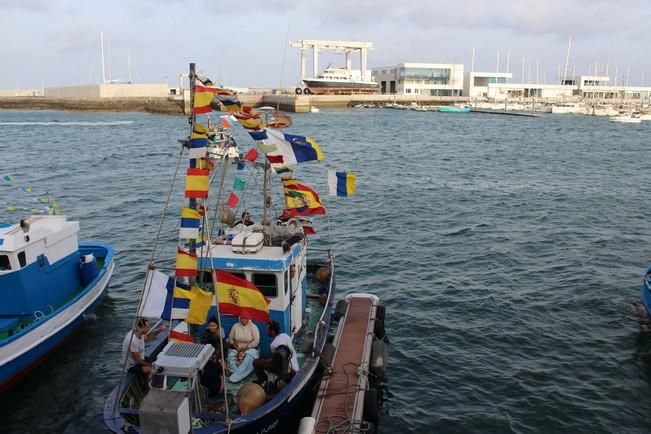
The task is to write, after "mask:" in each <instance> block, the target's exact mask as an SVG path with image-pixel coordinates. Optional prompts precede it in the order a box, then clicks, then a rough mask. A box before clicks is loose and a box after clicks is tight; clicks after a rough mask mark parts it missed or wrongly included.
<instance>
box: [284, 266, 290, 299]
mask: <svg viewBox="0 0 651 434" xmlns="http://www.w3.org/2000/svg"><path fill="white" fill-rule="evenodd" d="M287 291H289V270H285V295H287Z"/></svg>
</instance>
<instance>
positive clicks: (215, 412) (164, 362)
mask: <svg viewBox="0 0 651 434" xmlns="http://www.w3.org/2000/svg"><path fill="white" fill-rule="evenodd" d="M190 77H191V79H192V80H193V81H192V84H191V86H190V88H191V89H195V86H194V77H195V73H194V69H193V68H192V67H191V72H190ZM238 115H239V116H241V118H238V119H239V120H240V123H242V125H244V121H246V120H250V121H251V122H253V121H255V120H256V119H262V117H263V116H264V117H265V118H264V119H265V122H264V124H265V125H266V127H267V130H266V131H264V130H262V128H264V127H260V128H259V129H256V130H255V134H254V133H251V137H252V138H254V140H258V139H256V138H255V137H258V138H259V137H261V136H264V137H266V136H267V134H268V135H269V136H273V135H275V136H276V137H278V136H280V135H282V133H281V132H279V130H278V129H276V128H274V127H272V125H274V124H275V125H281V124H282V125H284V126H285V125H289V122H288V121H289V118H288V117H287V116H286V115H284V114H279V113H278V112H271V113H266V112H264V113H262V112H246V113H243V112H241V113H239V114H238V113H236V117H237V116H238ZM274 117H275V118H277V119H280V118H282V119H284V120H285V121H287V122H273V121H272V119H274ZM190 123H191V130H190V131H191V134H190V138H189V140H188V139H186V140H182V141H181V142H182V143H184V145H183V146H185V147H186V148H189V149H190V151H189V152H188V154H189V161H188V169H187V170H188V171H187V172H186V173H187V176H186V190H185V195H184V197H185V198H184V199H183V202H184V205H183V214H182V216H184V217H182V218H181V222H180V226H181V227H180V229H179V228H177V227H174V229H172V233H171V234H170V236H174V235H176V234H178V237H179V245H178V252H179V253H177V250H174V252H175V253H177V256H176V258H177V259H176V263H175V264H176V265H175V266H174V264H173V262H172V261H171V260H170V258H169V256H166V257H163V258H154V259H153V261H152V263H150V264H147V270H148V272H147V274H148V276H150V275H151V274H152V271H151V270H156V271H155V272H154V273H161V274H158V276H163V277H162V281H163V282H168V283H166V284H165V287H166V288H167V289H166V291H167V294H168V296H167V298H166V300H168V301H166V302H165V303H162V302H161V303H160V306H161V309H163V312H162V313H161V315H160V316H158V315H154V314H151V315H147V314H145V312H151V311H149V308H148V307H147V306H148V305H149V303H150V301H151V300H152V294H155V293H157V292H158V289H157V288H154V286H155V285H154V283H152V282H154V281H156V280H157V279H158V278H156V277H152V278H151V279H150V278H149V277H148V278H147V279H146V282H150V283H146V284H145V285H144V288H145V289H144V292H143V296H142V298H141V299H142V300H143V301H142V302H141V303H140V306H139V308H138V312H139V315H140V316H144V317H148V318H149V319H151V320H152V321H160V320H163V321H169V323H168V325H169V327H168V330H170V332H169V333H166V334H160V335H159V336H158V337H157V338H154V339H151V340H150V341H149V342H147V343H146V346H145V359H146V360H153V364H152V372H153V375H152V376H151V377H150V378H148V377H146V376H145V375H143V374H141V373H132V372H128V370H126V369H123V374H122V376H121V378H120V381H119V383H118V385H117V386H116V387H115V389H114V390H113V391H112V393H111V394H110V396H109V398H108V399H107V401H106V404H105V407H104V422H105V424H106V426H107V427H108V428H109V429H110V430H111V431H113V432H115V433H122V432H128V433H139V432H143V433H147V432H188V431H189V430H190V429H192V432H194V433H206V434H207V433H271V432H292V431H295V429H296V427H293V428H292V426H291V421H292V420H294V421H295V423H296V426H297V425H298V418H299V417H300V415H301V413H306V412H309V411H310V408H311V402H312V400H313V398H314V396H313V395H314V393H315V391H316V385H317V384H318V382H319V380H320V377H321V373H322V371H323V365H322V362H321V360H322V353H323V351H324V347H325V344H326V341H327V340H328V339H329V338H331V337H330V336H329V327H330V316H331V313H332V310H333V300H334V293H335V265H334V256H333V255H332V253H331V252H330V250H326V249H321V250H319V249H314V248H308V238H307V236H306V234H309V233H313V232H312V231H311V230H309V229H308V228H307V227H305V226H304V224H305V223H304V222H302V221H301V220H299V218H298V217H297V216H301V217H302V216H304V215H306V214H305V213H304V212H306V211H299V210H298V209H294V208H292V209H293V211H294V214H293V215H294V216H295V217H294V218H288V220H286V221H282V222H281V220H280V219H278V221H276V218H275V216H276V215H278V214H280V213H281V211H283V208H284V209H285V211H287V212H290V208H291V207H290V206H289V204H288V203H286V202H285V200H287V197H288V195H287V194H284V195H283V196H281V197H284V199H285V200H283V199H281V200H280V201H279V202H275V201H274V200H273V199H272V195H271V191H270V187H269V186H270V184H273V181H274V177H275V178H276V181H280V179H279V178H280V176H279V175H277V174H274V173H273V171H272V166H271V164H272V161H271V160H272V159H271V158H266V159H265V158H264V156H262V155H260V156H261V157H262V158H257V155H258V154H257V152H254V153H253V154H248V153H247V155H254V156H253V157H251V158H250V159H249V158H246V157H244V158H240V163H241V165H242V167H243V168H244V169H245V170H243V172H245V171H246V170H248V171H250V172H251V173H252V176H255V175H256V174H258V175H260V177H261V178H263V181H262V182H257V183H254V182H253V181H251V182H250V184H251V185H255V184H257V186H259V187H262V193H260V192H259V190H258V191H257V193H255V192H251V193H252V194H253V195H254V197H253V200H250V198H248V197H246V198H245V196H242V199H241V201H240V202H239V203H246V204H248V208H244V210H245V211H251V212H252V213H253V214H254V215H256V216H258V217H260V216H262V218H261V220H262V223H261V224H253V225H250V226H244V225H242V224H240V225H237V224H235V225H234V224H233V219H232V218H233V213H235V214H236V215H237V216H238V217H239V216H240V212H241V211H242V210H243V208H239V209H234V210H233V211H229V210H228V209H227V208H226V207H224V205H223V204H224V202H226V201H225V199H223V198H222V197H223V196H228V188H229V186H230V185H233V180H232V178H230V177H229V176H234V175H229V174H227V173H226V171H228V170H230V169H231V168H234V167H235V166H234V165H233V164H229V163H230V160H229V157H228V155H229V152H226V151H225V150H227V149H229V148H232V147H234V146H235V142H234V140H233V138H232V134H231V133H230V130H229V129H228V128H226V129H220V130H219V131H213V133H214V134H208V137H209V138H206V139H204V138H201V137H199V136H200V135H199V133H198V131H200V130H202V129H203V127H201V128H199V127H198V126H197V123H198V121H197V119H196V117H195V116H192V117H191V118H190ZM269 128H274V129H273V130H269ZM203 130H205V129H203ZM193 137H194V138H193ZM295 137H298V136H295ZM206 143H207V144H206ZM262 144H263V143H260V142H258V143H257V144H254V145H253V146H252V150H253V151H255V148H256V147H258V148H260V149H261V150H262V149H264V147H262V146H260V145H262ZM201 146H207V148H208V149H207V152H206V153H205V155H206V157H204V153H202V152H197V151H193V150H196V149H198V148H200V147H201ZM305 146H308V145H305ZM219 149H221V150H222V151H220V152H217V151H215V150H219ZM249 152H251V150H250V151H249ZM263 152H264V151H263ZM315 155H316V154H315ZM206 158H207V159H209V160H210V161H209V162H208V163H206V162H205V161H203V160H201V159H204V160H205V159H206ZM315 158H316V157H315ZM262 160H263V161H262ZM245 165H246V167H244V166H245ZM199 167H208V169H206V173H205V176H206V178H210V180H211V181H210V182H209V181H208V179H206V180H205V186H206V189H208V190H209V191H210V192H211V193H210V199H211V201H210V202H209V201H208V199H209V197H208V194H207V193H206V194H205V195H203V197H193V196H199V195H197V194H196V188H195V187H194V185H199V184H198V183H197V184H192V182H191V181H190V180H189V177H190V176H201V173H200V172H198V171H197V170H195V169H197V168H199ZM213 168H214V171H213ZM209 172H210V173H209ZM220 172H221V173H220ZM240 173H242V172H240ZM175 179H176V177H175ZM195 179H196V178H195ZM278 184H280V182H278ZM208 185H210V188H208ZM300 187H303V188H304V187H305V186H303V185H300ZM239 191H240V190H237V192H238V194H241V195H243V194H244V193H239ZM213 192H217V193H216V194H215V195H213ZM280 192H282V190H280ZM296 194H299V193H296ZM231 195H232V193H231ZM256 196H257V197H256ZM231 197H232V196H231ZM257 199H259V200H257ZM317 199H318V196H317ZM236 203H237V202H236ZM256 203H257V204H258V205H257V207H256V205H255V204H256ZM219 204H221V205H219ZM228 206H229V207H232V205H228ZM274 206H275V207H274ZM166 207H167V205H166ZM194 210H201V211H202V212H201V213H200V215H201V217H199V214H195V215H196V222H194V223H193V222H192V220H193V219H192V218H191V217H189V216H191V215H193V213H194ZM229 212H230V213H231V217H230V218H231V221H230V222H228V221H227V220H229V219H228V218H225V217H226V216H225V214H228V213H229ZM314 213H315V214H316V213H318V214H323V213H325V209H323V211H322V212H321V211H319V212H314ZM243 214H244V213H243ZM215 217H217V218H215ZM242 217H243V218H244V215H242ZM174 218H178V217H174ZM256 220H258V218H256ZM167 227H172V225H167ZM191 228H195V229H196V231H195V232H193V231H192V230H190V229H191ZM213 229H214V233H215V235H217V234H220V233H223V236H222V237H220V238H218V239H213V238H212V233H213ZM163 237H165V238H168V236H167V235H163ZM196 240H199V242H197V241H196ZM155 244H156V243H155ZM181 252H183V253H181ZM184 252H187V253H184ZM170 253H171V252H170ZM188 255H192V256H194V255H196V258H197V262H196V264H197V265H195V266H196V272H195V273H188V270H187V268H191V266H185V265H183V266H180V265H179V264H181V263H182V262H184V261H185V260H186V259H183V258H187V257H189V256H188ZM143 265H144V264H143ZM170 265H171V266H170ZM180 267H181V268H180ZM220 273H222V274H220ZM225 273H227V274H228V276H230V277H229V278H231V279H234V278H237V279H240V280H239V282H240V284H239V285H240V286H241V285H243V284H244V285H250V286H252V287H253V289H249V290H248V295H246V296H245V295H243V294H244V293H243V292H241V288H237V287H234V286H232V285H235V286H238V284H232V283H228V284H225V283H224V282H225V280H219V279H221V278H220V277H219V276H223V275H224V274H225ZM148 279H149V280H148ZM180 284H182V286H185V287H186V288H187V287H190V288H193V289H192V290H191V291H190V292H192V291H194V294H195V296H196V297H199V295H198V294H201V293H206V292H208V293H209V294H210V296H209V299H210V300H213V302H214V301H215V300H218V301H219V303H218V305H219V306H220V307H219V311H217V309H216V307H217V305H215V304H214V303H213V305H212V307H210V310H209V311H208V312H202V314H201V316H200V319H199V320H193V321H194V322H193V321H191V319H190V316H191V315H190V314H189V313H184V312H183V309H184V308H185V307H187V306H188V304H189V312H192V310H193V304H194V303H195V301H196V298H194V297H195V296H192V295H190V294H188V291H185V292H184V290H183V289H181V288H179V285H180ZM229 285H231V286H230V287H228V286H229ZM225 286H226V287H225ZM251 291H253V292H252V293H253V294H254V295H255V296H259V299H260V300H265V299H266V304H265V302H262V303H261V304H262V308H263V309H266V314H267V315H268V319H269V320H273V321H276V322H277V323H278V324H279V328H280V330H279V331H280V332H281V333H285V334H286V335H288V337H289V338H290V339H291V342H292V345H291V346H293V347H294V351H293V352H294V354H295V355H296V356H297V358H298V371H297V372H295V373H293V374H292V373H290V372H289V371H288V370H287V365H288V363H289V360H290V358H291V357H290V355H289V354H287V353H283V352H282V351H275V352H273V353H272V352H271V350H270V343H271V340H272V338H271V337H269V336H268V335H267V333H266V331H267V323H266V319H265V320H263V319H259V318H256V317H255V316H248V317H247V318H252V319H253V320H254V321H253V324H254V325H255V326H256V327H257V328H258V330H259V334H260V343H259V346H258V348H259V352H260V356H261V357H263V358H271V359H273V360H276V361H279V363H278V365H276V366H277V368H278V369H275V368H274V369H272V370H271V371H272V372H270V373H268V375H267V380H268V381H265V383H264V384H265V387H262V386H260V385H258V384H255V383H256V381H255V380H257V378H256V375H255V374H254V373H253V372H250V373H249V374H248V375H246V376H245V377H244V378H243V379H242V378H241V376H239V375H237V379H234V377H236V376H235V375H230V376H229V375H228V374H226V373H224V374H226V375H225V379H224V383H225V387H224V390H223V394H221V393H220V394H219V395H218V396H217V397H215V396H212V397H211V396H210V395H209V394H208V390H207V389H206V387H204V386H202V385H201V377H202V371H204V368H206V364H207V362H208V359H209V358H210V357H211V355H212V354H213V350H214V349H213V346H212V345H210V344H204V345H202V344H199V343H198V342H199V336H201V333H202V332H203V330H204V328H205V326H206V321H207V319H208V318H210V317H211V316H212V315H216V316H217V317H218V318H219V322H220V324H221V329H222V330H223V331H224V336H229V332H230V330H231V328H232V327H233V326H234V325H235V324H237V323H238V317H237V316H234V315H236V314H234V313H232V312H228V311H227V306H230V308H232V309H242V310H240V311H239V312H248V311H246V309H248V308H249V307H250V306H252V305H251V304H249V302H248V301H245V299H247V297H249V296H250V295H251ZM179 294H183V295H182V296H179ZM213 294H214V298H213ZM202 297H203V296H202ZM187 298H190V301H189V302H185V304H184V299H187ZM170 300H171V301H170ZM153 305H156V303H152V306H153ZM163 305H165V307H163ZM257 306H260V305H259V304H258V305H257ZM168 307H169V308H170V311H166V309H167V308H168ZM251 309H253V308H251ZM257 312H259V311H257ZM177 313H179V314H180V316H177ZM240 315H242V313H240ZM196 321H198V322H196ZM125 332H126V330H125ZM180 336H183V337H182V338H180ZM249 348H251V347H249ZM281 348H285V347H281ZM283 351H284V350H283ZM225 352H226V348H223V350H222V351H221V353H222V354H223V355H224V356H223V358H221V360H219V359H218V360H217V361H220V362H221V366H224V365H225V363H226V361H225V360H224V359H225ZM288 352H291V351H290V350H288ZM125 357H129V355H126V356H125ZM246 357H248V356H246ZM123 367H126V365H123ZM253 389H255V391H254V392H255V393H258V394H257V396H256V399H257V398H260V401H259V402H258V403H257V404H256V405H255V406H253V407H252V408H249V409H248V410H247V411H244V409H243V407H242V402H243V401H242V400H243V399H244V398H243V397H242V395H243V394H244V393H245V390H253ZM236 397H237V398H236ZM238 399H239V400H240V402H237V400H238ZM247 399H248V398H247Z"/></svg>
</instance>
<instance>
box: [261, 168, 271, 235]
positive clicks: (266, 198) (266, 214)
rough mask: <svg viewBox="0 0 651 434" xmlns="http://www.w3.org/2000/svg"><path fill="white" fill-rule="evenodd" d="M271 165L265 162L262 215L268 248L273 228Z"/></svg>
mask: <svg viewBox="0 0 651 434" xmlns="http://www.w3.org/2000/svg"><path fill="white" fill-rule="evenodd" d="M270 168H271V165H270V164H269V162H268V161H265V162H264V183H263V187H262V196H263V198H262V200H263V204H262V208H263V213H262V226H263V227H264V229H265V230H264V232H263V233H264V244H265V245H266V246H270V245H271V232H270V226H271V221H270V220H271V218H270V210H271V196H270V195H269V178H270V170H269V169H270Z"/></svg>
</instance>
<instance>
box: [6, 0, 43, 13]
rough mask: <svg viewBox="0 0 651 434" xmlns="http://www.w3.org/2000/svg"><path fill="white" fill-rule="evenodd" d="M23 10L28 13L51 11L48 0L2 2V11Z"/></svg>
mask: <svg viewBox="0 0 651 434" xmlns="http://www.w3.org/2000/svg"><path fill="white" fill-rule="evenodd" d="M13 9H22V10H27V11H45V10H49V9H50V5H49V4H48V1H47V0H2V1H0V10H13Z"/></svg>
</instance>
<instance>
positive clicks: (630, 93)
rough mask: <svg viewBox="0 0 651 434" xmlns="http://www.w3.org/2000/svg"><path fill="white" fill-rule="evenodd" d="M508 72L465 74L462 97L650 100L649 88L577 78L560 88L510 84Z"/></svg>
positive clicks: (602, 78) (596, 77) (605, 78)
mask: <svg viewBox="0 0 651 434" xmlns="http://www.w3.org/2000/svg"><path fill="white" fill-rule="evenodd" d="M512 78H513V74H511V73H510V72H468V73H466V75H465V79H464V83H463V95H464V96H468V97H470V98H471V99H473V100H474V99H480V100H488V101H504V100H505V99H507V98H529V97H536V98H541V99H548V100H562V99H571V98H573V97H574V98H576V99H580V98H584V99H598V100H615V99H622V100H624V99H642V100H648V99H649V98H650V96H651V87H648V86H646V87H641V86H623V85H618V86H609V85H608V81H609V77H608V76H602V75H580V76H577V77H571V78H568V79H566V80H565V81H564V82H563V83H562V84H561V83H554V84H541V83H511V82H510V80H511V79H512Z"/></svg>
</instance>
